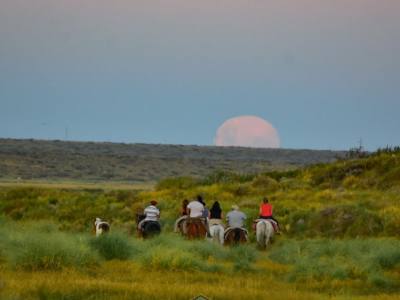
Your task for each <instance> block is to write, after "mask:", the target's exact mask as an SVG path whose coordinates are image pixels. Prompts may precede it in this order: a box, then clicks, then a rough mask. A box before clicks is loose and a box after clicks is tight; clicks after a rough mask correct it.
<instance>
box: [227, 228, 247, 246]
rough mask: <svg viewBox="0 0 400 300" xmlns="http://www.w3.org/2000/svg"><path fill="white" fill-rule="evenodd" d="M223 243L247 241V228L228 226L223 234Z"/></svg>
mask: <svg viewBox="0 0 400 300" xmlns="http://www.w3.org/2000/svg"><path fill="white" fill-rule="evenodd" d="M224 240H225V245H230V246H233V245H239V244H244V243H246V242H247V230H246V229H244V228H240V227H229V228H227V229H226V230H225V234H224Z"/></svg>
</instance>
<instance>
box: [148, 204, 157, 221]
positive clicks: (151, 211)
mask: <svg viewBox="0 0 400 300" xmlns="http://www.w3.org/2000/svg"><path fill="white" fill-rule="evenodd" d="M144 214H145V215H146V218H145V219H144V220H145V221H158V218H159V216H160V211H159V210H158V208H157V207H155V206H154V205H150V206H147V207H146V208H145V209H144Z"/></svg>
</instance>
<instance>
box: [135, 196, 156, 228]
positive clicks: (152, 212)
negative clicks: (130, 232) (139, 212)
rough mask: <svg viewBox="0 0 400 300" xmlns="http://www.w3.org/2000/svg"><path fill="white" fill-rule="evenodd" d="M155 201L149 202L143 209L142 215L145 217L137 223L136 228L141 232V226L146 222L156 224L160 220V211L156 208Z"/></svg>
mask: <svg viewBox="0 0 400 300" xmlns="http://www.w3.org/2000/svg"><path fill="white" fill-rule="evenodd" d="M157 204H158V203H157V201H156V200H152V201H150V205H149V206H147V207H146V208H145V209H144V215H145V216H146V217H145V218H144V219H143V220H142V221H140V222H139V224H138V228H139V229H140V230H141V231H143V225H144V224H145V223H146V222H148V221H153V222H158V220H159V219H160V210H159V209H158V208H157Z"/></svg>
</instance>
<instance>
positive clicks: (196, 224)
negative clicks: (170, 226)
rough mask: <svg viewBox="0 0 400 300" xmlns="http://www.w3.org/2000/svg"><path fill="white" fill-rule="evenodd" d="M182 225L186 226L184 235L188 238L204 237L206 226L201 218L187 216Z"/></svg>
mask: <svg viewBox="0 0 400 300" xmlns="http://www.w3.org/2000/svg"><path fill="white" fill-rule="evenodd" d="M184 226H185V227H186V237H187V238H188V239H189V240H193V239H197V238H206V236H207V228H206V225H205V224H204V221H203V220H202V219H201V218H190V217H189V218H187V219H186V221H185V224H184Z"/></svg>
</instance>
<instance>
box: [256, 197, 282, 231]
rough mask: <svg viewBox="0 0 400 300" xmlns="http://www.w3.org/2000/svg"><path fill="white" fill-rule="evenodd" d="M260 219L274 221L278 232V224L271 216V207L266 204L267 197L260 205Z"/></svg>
mask: <svg viewBox="0 0 400 300" xmlns="http://www.w3.org/2000/svg"><path fill="white" fill-rule="evenodd" d="M260 219H270V220H273V221H275V222H276V225H277V227H278V228H277V229H278V231H279V223H278V221H277V220H275V218H274V217H273V215H272V205H271V204H270V203H269V202H268V198H267V197H264V199H263V203H261V205H260Z"/></svg>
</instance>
